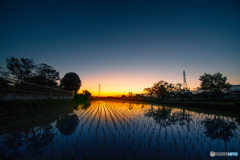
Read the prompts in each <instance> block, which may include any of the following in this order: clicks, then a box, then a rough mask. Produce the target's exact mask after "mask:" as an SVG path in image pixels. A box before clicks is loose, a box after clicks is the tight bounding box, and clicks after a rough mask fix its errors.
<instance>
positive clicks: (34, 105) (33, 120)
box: [0, 99, 85, 135]
mask: <svg viewBox="0 0 240 160" xmlns="http://www.w3.org/2000/svg"><path fill="white" fill-rule="evenodd" d="M84 102H85V100H83V99H78V100H75V99H71V100H52V99H47V100H34V101H32V100H28V101H21V100H18V101H7V102H3V101H1V102H0V107H1V114H2V115H1V116H0V135H1V134H3V133H7V132H9V131H12V130H16V129H18V130H22V129H24V128H28V127H33V126H37V125H38V124H43V123H46V124H48V123H50V122H53V121H55V120H56V119H58V118H59V116H64V115H66V114H67V113H72V111H73V110H74V109H77V107H78V105H79V104H81V103H84Z"/></svg>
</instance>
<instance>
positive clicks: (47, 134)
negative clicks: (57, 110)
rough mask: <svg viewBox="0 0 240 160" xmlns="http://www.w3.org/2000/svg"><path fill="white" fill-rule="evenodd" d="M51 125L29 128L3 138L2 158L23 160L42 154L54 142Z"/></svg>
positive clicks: (0, 154) (0, 153) (0, 155)
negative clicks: (26, 157)
mask: <svg viewBox="0 0 240 160" xmlns="http://www.w3.org/2000/svg"><path fill="white" fill-rule="evenodd" d="M53 137H54V133H53V128H52V126H51V125H45V126H40V127H35V128H33V127H32V128H28V129H26V130H24V131H18V132H13V133H10V134H8V135H7V136H6V137H4V138H3V142H2V146H1V152H0V157H1V158H3V159H23V158H24V157H25V156H29V155H31V156H36V155H38V154H41V153H42V151H43V150H44V148H45V147H46V146H48V145H49V144H50V143H51V142H52V141H53Z"/></svg>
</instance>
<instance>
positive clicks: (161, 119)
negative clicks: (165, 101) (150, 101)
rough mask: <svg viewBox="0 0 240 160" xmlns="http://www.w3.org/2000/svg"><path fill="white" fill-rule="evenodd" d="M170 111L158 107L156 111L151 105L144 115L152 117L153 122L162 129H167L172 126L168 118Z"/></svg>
mask: <svg viewBox="0 0 240 160" xmlns="http://www.w3.org/2000/svg"><path fill="white" fill-rule="evenodd" d="M171 111H172V109H170V108H166V107H162V108H160V107H159V108H158V109H154V108H153V105H152V106H151V108H150V109H149V110H148V111H147V113H145V114H144V115H145V116H146V117H153V119H154V120H155V122H157V123H159V124H161V125H162V126H163V127H167V126H169V125H171V124H172V122H171V121H172V119H171V118H170V117H171V116H170V113H171Z"/></svg>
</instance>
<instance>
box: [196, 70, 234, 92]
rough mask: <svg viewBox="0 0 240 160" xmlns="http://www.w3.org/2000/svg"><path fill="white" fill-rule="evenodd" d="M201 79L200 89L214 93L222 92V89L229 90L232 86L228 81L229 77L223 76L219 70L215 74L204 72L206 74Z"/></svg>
mask: <svg viewBox="0 0 240 160" xmlns="http://www.w3.org/2000/svg"><path fill="white" fill-rule="evenodd" d="M199 80H200V81H201V83H200V87H199V88H198V89H200V90H204V91H210V92H212V93H213V94H214V95H217V94H219V93H221V92H222V90H229V89H230V88H231V85H230V84H229V83H226V81H227V77H223V76H222V74H221V73H219V72H218V73H215V74H213V75H211V74H207V73H204V75H202V76H200V78H199Z"/></svg>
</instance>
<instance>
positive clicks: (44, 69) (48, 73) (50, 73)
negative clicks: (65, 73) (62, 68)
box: [36, 63, 60, 81]
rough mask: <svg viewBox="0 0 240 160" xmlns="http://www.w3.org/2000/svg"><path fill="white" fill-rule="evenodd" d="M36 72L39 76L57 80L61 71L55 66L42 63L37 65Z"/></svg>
mask: <svg viewBox="0 0 240 160" xmlns="http://www.w3.org/2000/svg"><path fill="white" fill-rule="evenodd" d="M36 74H37V76H44V77H45V78H47V79H49V80H52V81H56V80H59V79H60V78H59V72H57V71H56V70H55V69H54V68H53V67H51V66H49V65H47V64H45V63H41V64H39V65H37V66H36Z"/></svg>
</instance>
